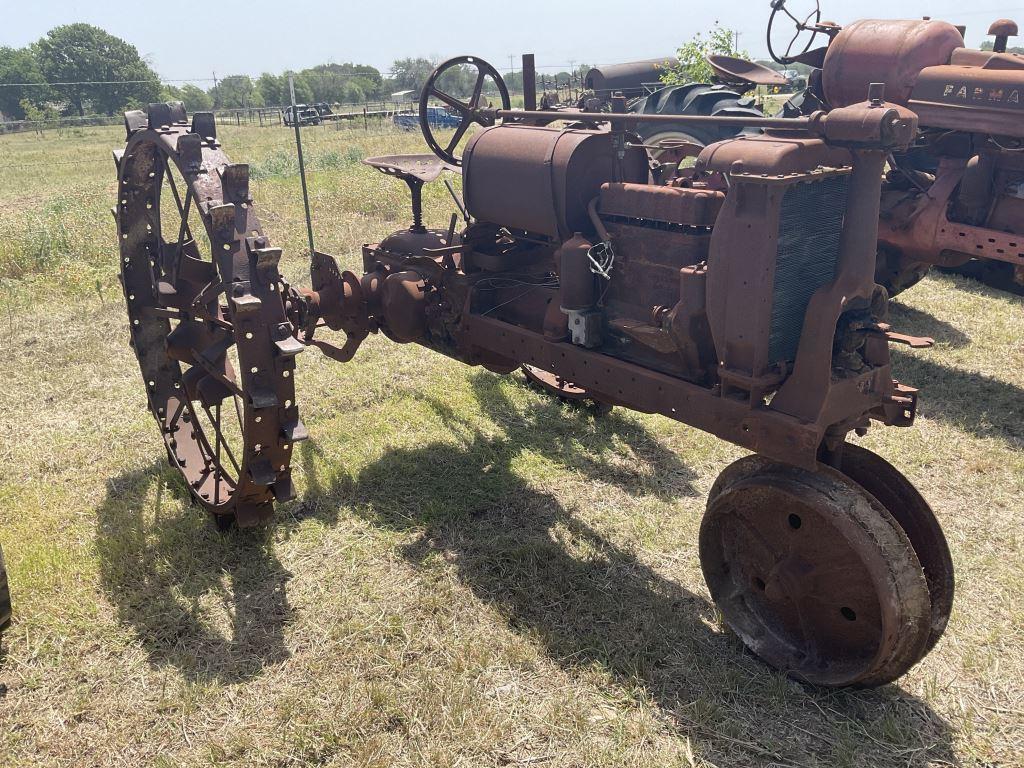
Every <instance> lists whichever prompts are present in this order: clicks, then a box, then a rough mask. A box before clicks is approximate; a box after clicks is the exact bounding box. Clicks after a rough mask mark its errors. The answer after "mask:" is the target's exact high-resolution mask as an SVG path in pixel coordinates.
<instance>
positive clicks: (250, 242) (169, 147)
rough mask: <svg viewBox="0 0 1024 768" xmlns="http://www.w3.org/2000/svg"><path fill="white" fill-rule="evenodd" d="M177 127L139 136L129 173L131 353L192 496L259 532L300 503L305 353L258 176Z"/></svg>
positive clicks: (122, 221) (123, 222)
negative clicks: (256, 188) (264, 225)
mask: <svg viewBox="0 0 1024 768" xmlns="http://www.w3.org/2000/svg"><path fill="white" fill-rule="evenodd" d="M151 114H152V108H151ZM179 116H180V117H181V118H182V119H181V120H177V121H175V122H173V123H169V124H167V125H162V126H154V127H151V128H143V129H140V130H135V131H133V132H132V134H131V136H130V138H129V141H128V145H127V147H126V149H125V151H124V154H123V156H121V159H120V161H119V163H118V177H119V186H118V190H119V194H118V205H117V207H116V208H115V215H116V218H117V223H118V237H119V241H120V251H121V264H120V266H121V281H122V285H123V287H124V294H125V300H126V305H127V309H128V317H129V328H130V331H131V342H130V344H131V346H132V349H133V350H134V351H135V353H136V357H137V358H138V360H139V365H140V368H141V370H142V375H143V381H144V382H145V386H146V391H147V398H148V405H149V409H150V411H151V413H152V414H153V416H154V417H155V418H156V419H157V422H158V423H159V424H160V427H161V433H162V435H163V438H164V443H165V446H166V449H167V456H168V458H169V460H170V462H171V464H172V466H174V467H175V468H176V469H178V470H179V472H180V473H181V475H182V477H183V479H184V481H185V484H186V485H187V487H188V489H189V492H190V493H191V494H192V496H193V498H194V499H195V500H196V501H197V502H198V503H199V504H200V505H201V506H202V507H204V508H205V509H207V510H208V511H210V512H211V513H213V514H214V515H215V516H217V519H218V523H219V524H221V525H224V524H226V523H228V522H231V521H237V522H238V523H239V524H240V525H243V526H245V525H255V524H259V523H261V522H264V521H266V520H267V519H268V518H269V517H270V515H271V514H272V512H273V502H274V500H275V499H276V500H284V499H287V498H291V497H292V495H293V493H292V483H291V473H290V461H291V452H292V445H293V443H294V441H295V440H297V439H302V438H303V437H305V430H304V428H303V427H302V425H301V422H300V421H299V419H298V411H297V408H296V406H295V387H294V375H293V373H294V368H295V365H294V356H295V354H297V352H298V351H301V344H299V343H298V341H297V340H296V339H294V338H293V337H292V334H291V326H290V325H289V324H288V322H287V319H286V316H285V307H284V298H283V297H284V296H285V291H284V288H285V286H284V285H283V283H282V281H281V279H280V275H279V273H278V272H277V258H279V256H280V252H279V251H274V249H271V248H269V243H268V242H267V240H266V238H265V236H264V235H263V233H262V229H261V227H260V224H259V221H258V219H257V218H256V213H255V210H254V208H253V206H252V201H251V199H250V198H249V194H248V167H247V166H244V165H233V164H231V163H230V162H229V161H228V159H227V157H226V156H225V155H224V153H223V152H222V151H221V150H220V145H219V143H217V141H216V139H215V138H213V137H206V136H200V135H198V134H197V133H195V132H193V131H192V130H190V128H189V126H188V124H187V123H186V122H185V121H184V114H183V112H182V113H181V114H180V115H179ZM168 193H169V194H168ZM168 207H170V208H172V209H173V211H174V215H173V216H169V215H168V214H167V211H166V208H168ZM175 219H177V221H178V225H177V226H176V227H174V226H170V229H173V230H174V231H173V232H169V231H167V230H168V225H169V222H170V221H174V220H175ZM197 221H199V222H201V225H196V224H195V223H194V222H197ZM190 222H192V223H191V224H190ZM193 229H198V230H199V231H192V230H193ZM179 238H180V239H179ZM179 243H181V247H180V248H179V247H178V244H179ZM232 360H233V361H234V362H232ZM234 419H237V422H236V425H237V426H236V428H235V429H234V431H233V432H232V428H231V426H230V424H231V420H234Z"/></svg>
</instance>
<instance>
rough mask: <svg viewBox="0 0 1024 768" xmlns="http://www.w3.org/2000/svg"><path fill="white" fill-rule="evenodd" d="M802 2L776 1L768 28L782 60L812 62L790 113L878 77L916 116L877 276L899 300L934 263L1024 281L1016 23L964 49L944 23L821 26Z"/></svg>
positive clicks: (886, 212) (858, 93)
mask: <svg viewBox="0 0 1024 768" xmlns="http://www.w3.org/2000/svg"><path fill="white" fill-rule="evenodd" d="M795 6H796V3H794V2H792V1H790V2H787V0H774V1H773V2H772V15H771V20H770V22H769V28H768V45H769V49H770V51H771V54H772V57H773V58H774V59H775V60H776V61H778V62H780V63H782V64H787V65H788V64H792V63H801V64H806V65H809V66H812V67H814V68H815V71H814V74H813V75H812V77H811V79H810V86H809V87H808V89H807V91H806V92H805V93H804V94H802V95H801V96H800V98H799V99H797V100H794V101H793V102H791V103H790V105H787V114H789V115H794V116H795V115H800V114H809V113H811V112H815V111H818V110H829V109H837V108H843V107H846V106H849V105H850V104H854V103H856V102H857V101H859V100H860V99H861V98H863V93H864V89H865V88H866V87H867V86H868V84H869V83H872V82H882V83H885V85H886V98H887V99H888V100H889V101H891V102H893V103H895V104H899V105H900V106H904V107H908V108H909V109H911V110H913V111H914V112H915V113H917V115H918V118H919V120H920V127H921V130H920V134H919V135H918V137H917V139H916V140H915V141H914V143H913V144H912V145H911V146H910V147H908V148H907V149H906V150H903V151H897V152H893V153H892V154H891V155H890V157H889V160H888V172H887V175H886V180H885V184H884V185H883V187H882V209H881V223H880V225H879V233H878V234H879V255H878V278H877V279H878V282H879V283H880V284H881V285H884V286H885V287H886V288H887V289H888V290H889V293H890V295H895V294H897V293H899V292H900V291H903V290H905V289H906V288H908V287H910V286H911V285H913V284H914V283H916V282H917V281H918V280H920V279H921V278H922V277H923V276H924V275H925V274H926V273H927V272H928V270H929V269H930V268H931V267H932V266H939V267H964V266H965V265H970V266H972V267H974V271H975V273H977V274H979V275H980V276H982V277H983V278H985V279H987V281H992V282H997V283H1001V284H1004V285H1007V286H1010V287H1015V288H1017V289H1020V288H1022V287H1024V103H1022V101H1024V55H1020V54H1016V53H1011V52H1008V51H1007V42H1008V40H1009V38H1010V37H1013V36H1015V35H1016V34H1017V31H1018V30H1017V25H1016V24H1015V23H1014V22H1012V21H1009V20H1005V19H1004V20H1000V21H997V22H995V23H994V24H992V26H991V28H990V29H989V34H990V35H993V36H994V38H995V39H994V44H993V47H992V50H991V51H985V50H975V49H970V48H967V47H966V46H965V43H964V31H965V30H964V29H963V28H960V27H955V26H953V25H952V24H949V23H947V22H945V21H937V20H932V19H924V20H912V21H879V20H862V21H856V22H854V23H852V24H849V25H846V26H839V25H837V24H834V23H831V22H823V21H822V18H821V10H820V7H819V6H818V4H817V3H814V4H813V5H807V6H806V7H805V8H803V9H802V10H801V11H800V12H795V11H794V10H793V8H794V7H795ZM816 39H824V40H825V41H826V43H827V44H825V45H823V46H820V47H815V40H816ZM780 40H781V41H782V42H781V43H780Z"/></svg>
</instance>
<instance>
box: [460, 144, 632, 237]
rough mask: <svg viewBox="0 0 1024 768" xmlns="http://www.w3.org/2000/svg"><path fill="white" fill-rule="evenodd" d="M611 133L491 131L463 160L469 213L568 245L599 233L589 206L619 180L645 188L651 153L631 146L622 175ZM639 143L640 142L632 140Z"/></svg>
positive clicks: (624, 162) (467, 148) (469, 150)
mask: <svg viewBox="0 0 1024 768" xmlns="http://www.w3.org/2000/svg"><path fill="white" fill-rule="evenodd" d="M612 141H613V137H612V134H611V133H609V132H607V131H591V130H571V129H570V130H562V129H559V128H546V127H538V126H528V125H499V126H494V127H492V128H485V129H484V130H482V131H480V132H479V133H477V134H476V135H475V136H474V137H473V138H472V139H471V140H470V142H469V144H468V145H467V147H466V151H465V153H464V154H463V158H462V185H463V195H464V196H465V201H466V208H467V210H468V211H469V212H470V213H471V214H472V215H473V216H474V217H475V218H476V219H478V220H480V221H486V222H489V223H491V224H500V225H501V226H504V227H508V228H510V229H520V230H525V231H526V232H530V233H532V234H535V235H545V236H547V237H552V238H556V239H559V240H567V239H569V238H570V237H572V235H573V234H574V233H575V232H587V231H589V230H590V229H591V225H590V217H589V214H588V213H587V206H588V205H589V203H590V201H591V200H593V199H594V198H595V197H597V196H598V194H599V193H600V192H601V185H602V184H606V183H608V182H612V181H622V182H627V183H628V182H633V183H637V184H645V183H646V182H647V180H648V176H649V174H650V167H649V165H648V162H647V153H646V151H645V150H644V149H642V148H641V147H640V146H632V147H628V148H627V149H626V154H625V157H624V158H623V161H622V171H623V177H622V178H620V179H616V178H614V176H615V172H614V165H615V164H614V159H615V148H614V146H613V145H612ZM630 143H631V144H634V145H639V144H640V141H639V139H635V138H630Z"/></svg>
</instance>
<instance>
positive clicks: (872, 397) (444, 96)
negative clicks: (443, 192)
mask: <svg viewBox="0 0 1024 768" xmlns="http://www.w3.org/2000/svg"><path fill="white" fill-rule="evenodd" d="M467 64H470V65H472V66H475V67H476V68H477V72H478V74H477V78H476V86H475V91H474V97H473V98H472V99H471V100H469V101H465V100H462V99H460V98H457V97H455V96H452V95H451V94H448V93H445V92H444V91H443V89H441V88H440V87H439V86H438V83H439V81H440V78H441V76H442V75H443V74H444V72H445V71H446V68H449V67H451V66H466V65H467ZM487 78H497V79H498V81H499V82H500V76H499V75H498V73H497V72H496V71H495V70H494V69H493V68H492V67H490V66H489V65H488V64H486V62H483V61H481V60H479V59H476V58H471V57H463V58H461V59H456V60H453V61H452V62H448V63H446V64H443V65H441V67H439V69H438V70H437V71H435V72H434V74H433V75H432V76H431V77H430V79H429V80H428V82H427V85H426V87H425V92H426V93H427V94H428V95H429V97H430V98H432V99H436V100H439V101H441V102H443V103H445V104H447V105H448V106H449V107H450V108H451V109H452V110H453V111H454V112H456V113H458V114H459V115H460V118H461V122H460V125H459V127H458V128H457V129H455V130H454V131H453V132H447V133H443V134H442V133H440V132H437V129H434V128H432V127H431V125H430V123H429V121H427V120H422V121H421V124H422V127H423V130H424V133H425V136H426V140H427V143H428V145H429V146H430V147H431V148H432V149H433V151H434V154H427V155H410V156H392V157H380V158H375V159H371V160H367V161H366V162H367V163H368V165H370V166H372V167H373V168H375V169H377V170H379V171H380V172H381V173H384V174H387V175H389V176H392V177H394V178H395V180H396V181H399V182H401V183H404V184H406V185H407V186H408V188H409V191H410V194H411V200H412V205H411V208H412V217H411V218H412V223H411V225H410V226H409V227H408V228H406V229H403V230H402V231H399V232H396V233H395V234H393V235H391V236H389V237H387V238H385V239H384V240H382V241H381V242H379V243H373V244H370V245H366V246H365V247H364V248H363V251H362V268H361V270H360V272H359V273H358V274H357V273H355V272H351V271H343V270H342V269H340V268H339V266H338V264H337V261H336V260H335V259H334V258H333V257H331V256H329V255H327V254H323V253H315V254H313V256H312V264H311V286H310V288H309V289H305V290H303V289H299V288H297V287H295V286H292V285H290V284H289V283H288V282H286V281H285V280H284V279H283V277H282V275H281V273H280V271H279V263H280V259H281V255H282V252H281V250H280V249H279V248H275V247H274V246H273V245H272V244H271V241H270V239H269V237H268V235H267V233H266V232H264V230H263V228H262V226H261V224H260V221H259V219H258V217H257V211H256V206H255V204H254V201H253V199H252V195H251V191H250V186H249V174H248V166H246V165H244V164H236V163H232V162H230V161H229V160H228V158H227V157H226V156H225V154H224V152H223V150H222V147H221V144H220V143H219V142H218V140H217V132H216V125H215V123H214V120H213V117H212V115H210V114H205V113H199V114H196V115H194V116H193V117H192V119H191V121H189V119H188V117H187V116H186V114H185V110H184V108H183V107H182V106H181V105H180V104H178V103H173V104H153V105H151V106H150V107H149V109H148V111H146V112H142V111H136V112H129V113H128V114H126V116H125V125H126V129H127V145H126V146H125V148H124V149H123V150H118V151H116V152H115V161H116V165H117V175H118V199H117V205H116V207H115V208H114V215H115V219H116V224H117V236H118V240H119V243H120V267H121V279H122V283H123V288H124V296H125V301H126V305H127V310H128V318H129V331H130V344H131V347H132V349H133V350H134V352H135V354H136V356H137V358H138V363H139V366H140V369H141V373H142V381H143V383H144V386H145V390H146V394H147V400H148V408H149V410H150V412H151V413H152V415H153V417H154V419H155V420H156V422H157V425H158V428H159V430H160V434H161V436H162V439H163V444H164V447H165V449H166V452H167V456H168V459H169V461H170V463H171V465H172V466H173V467H174V468H176V469H177V470H178V471H179V472H180V474H181V477H182V479H183V481H184V483H185V484H186V485H187V487H188V488H189V490H190V492H191V494H192V496H193V498H194V500H195V502H196V503H197V504H198V505H200V506H201V507H203V508H205V509H206V510H208V511H209V512H210V513H212V515H213V516H214V518H215V520H216V521H217V522H218V523H219V524H220V525H222V526H228V525H238V526H242V527H245V526H256V525H261V524H264V523H267V522H268V521H269V520H270V519H271V517H272V514H273V510H274V504H275V502H283V501H287V500H290V499H292V498H293V497H294V496H295V488H294V484H293V481H292V474H291V469H290V467H291V461H292V457H293V454H294V450H295V445H296V443H298V442H299V441H301V440H304V439H306V438H307V437H308V433H307V430H306V427H305V426H304V424H303V422H302V421H301V419H300V417H299V410H298V404H297V403H296V399H295V373H296V361H297V358H298V356H299V354H300V353H301V352H303V350H305V349H307V348H309V347H315V348H317V349H319V350H320V351H321V352H322V353H324V354H325V355H326V356H328V357H329V358H331V359H333V360H336V361H339V362H342V363H348V362H350V361H352V360H353V359H354V358H355V356H356V354H357V351H358V349H359V347H360V344H361V343H362V342H363V341H364V340H365V339H366V338H367V337H368V336H369V335H370V334H382V335H383V336H385V337H387V338H388V339H390V340H391V341H393V342H395V343H398V344H419V345H423V346H425V347H427V348H430V349H432V350H434V351H436V352H437V353H439V354H442V355H446V356H448V357H450V358H452V359H454V360H457V361H461V362H463V363H465V364H468V365H471V366H482V367H483V368H485V369H487V370H490V371H492V372H495V373H497V374H511V373H513V372H515V371H517V370H518V369H519V368H520V367H521V366H524V365H525V366H529V369H530V370H531V371H532V375H533V376H534V377H535V379H537V380H539V381H542V382H545V383H546V384H547V385H548V386H549V387H550V388H551V390H552V391H554V392H556V393H559V394H565V395H568V396H573V397H580V398H584V397H585V398H589V399H591V400H594V401H596V402H599V403H601V404H603V405H606V406H607V405H617V406H622V407H626V408H631V409H635V410H637V411H641V412H644V413H649V414H660V415H662V416H665V417H667V418H669V419H673V420H675V421H678V422H681V423H683V424H687V425H690V426H692V427H696V428H698V429H701V430H704V431H707V432H710V433H711V434H714V435H716V436H718V437H720V438H722V439H724V440H728V441H730V442H731V443H734V444H736V445H738V446H741V447H743V448H745V449H748V450H749V451H751V452H752V454H753V455H750V456H748V457H746V458H743V459H741V460H739V461H737V462H736V463H734V464H732V465H731V466H729V467H728V468H727V469H726V470H725V471H724V472H723V473H722V474H721V476H720V477H719V478H718V480H717V482H716V483H715V484H714V487H713V488H712V490H711V493H710V496H709V498H708V503H707V510H706V514H705V517H704V519H703V522H702V526H701V530H700V536H699V551H700V559H701V564H702V568H703V572H704V575H705V578H706V580H707V584H708V587H709V590H710V592H711V595H712V597H713V599H714V600H715V601H716V603H717V605H718V606H719V608H720V610H721V612H722V615H723V616H724V619H725V621H726V622H727V624H728V625H729V626H730V627H731V628H732V629H733V630H734V631H735V633H736V634H737V635H738V636H739V637H740V638H741V639H742V641H743V642H744V643H745V644H746V645H747V646H748V647H749V648H750V649H751V650H752V651H753V652H754V653H756V654H757V655H758V656H759V657H761V658H762V659H763V660H764V661H766V662H767V663H769V664H771V665H773V666H775V667H777V668H778V669H780V670H784V671H785V672H786V673H788V674H790V675H792V676H794V677H795V678H797V679H800V680H803V681H807V682H809V683H813V684H820V685H826V686H847V685H857V686H876V685H881V684H884V683H887V682H889V681H892V680H894V679H896V678H898V677H900V676H901V675H902V674H903V673H904V672H906V671H907V670H908V669H909V668H910V667H912V666H913V665H914V664H916V663H917V662H918V661H919V660H920V659H922V658H923V657H924V656H925V655H926V654H927V653H928V651H929V650H930V649H931V648H932V646H933V645H934V644H935V643H936V641H937V640H938V639H939V637H940V636H941V635H942V633H943V631H944V629H945V627H946V623H947V620H948V617H949V612H950V609H951V605H952V600H953V588H954V587H953V569H952V562H951V559H950V554H949V549H948V547H947V545H946V542H945V538H944V536H943V533H942V530H941V529H940V527H939V524H938V522H937V521H936V518H935V516H934V514H933V513H932V511H931V509H930V508H929V506H928V504H927V502H926V501H925V500H924V499H923V498H922V496H921V494H920V493H919V492H918V491H917V490H915V488H914V487H913V485H911V483H910V482H909V481H908V480H907V479H906V478H905V477H904V476H903V475H902V474H901V473H900V472H899V471H898V470H897V469H895V468H894V467H893V466H892V465H890V464H889V463H888V462H886V461H885V460H884V459H883V458H881V457H880V456H877V455H875V454H874V453H872V452H871V451H869V450H867V449H865V448H863V447H861V446H859V445H857V444H855V443H851V442H849V440H848V438H849V437H850V436H851V434H854V433H856V434H857V435H863V434H864V433H866V432H867V430H868V429H869V427H870V426H871V425H872V423H881V424H884V425H890V426H900V427H907V426H910V425H911V424H912V423H913V421H914V417H915V409H916V404H917V391H916V390H915V389H913V388H911V387H909V386H907V385H905V384H902V383H899V382H897V381H895V380H894V379H893V372H892V369H891V365H890V352H889V344H890V343H894V342H901V343H912V344H925V345H927V340H914V339H910V338H908V337H904V336H900V335H899V334H896V333H894V332H893V330H892V329H891V328H890V327H889V326H888V325H887V323H886V308H887V301H888V298H887V296H886V294H885V292H884V290H882V289H881V288H879V287H878V286H876V284H875V281H874V270H875V253H876V241H877V230H878V217H879V201H880V199H881V194H880V192H881V190H880V184H881V179H882V172H883V168H884V165H885V163H886V159H887V158H888V156H889V155H890V153H892V152H904V151H906V149H907V147H909V146H910V145H911V143H912V142H913V140H914V136H915V131H916V124H917V121H916V117H915V116H914V115H913V113H912V112H910V111H909V110H907V109H905V108H903V107H901V106H898V105H893V104H887V103H886V102H885V101H884V95H883V92H882V88H881V87H880V86H878V85H872V86H871V88H870V89H869V88H867V87H866V88H865V89H864V94H863V95H864V96H865V97H867V100H862V101H860V102H857V103H851V104H849V105H847V106H844V107H841V108H837V109H833V110H831V111H829V112H827V113H824V112H819V113H815V114H813V115H810V116H806V117H799V118H795V119H777V118H766V117H764V116H755V115H747V116H736V117H683V118H680V117H679V116H674V115H672V116H664V115H644V116H643V117H642V119H643V120H645V121H653V122H664V123H667V124H678V123H679V121H680V120H681V119H682V120H685V121H688V122H689V123H690V124H691V125H693V126H694V127H695V128H696V127H704V126H711V127H715V126H717V127H729V128H731V129H736V130H738V129H739V128H741V127H751V128H761V129H764V133H763V135H745V136H742V137H739V138H732V139H729V140H726V141H722V142H718V143H715V144H712V145H711V146H709V147H707V148H706V149H705V150H703V151H702V153H701V154H700V157H699V158H698V159H697V163H696V166H695V167H694V168H693V169H692V170H691V171H689V172H688V173H687V174H685V175H676V176H674V177H673V178H672V180H671V181H670V182H667V183H665V182H656V181H655V174H653V173H652V161H651V158H650V156H649V154H648V153H647V151H646V150H645V147H644V145H643V143H642V141H641V140H640V138H639V137H638V136H637V135H636V134H635V132H634V130H633V129H634V127H635V125H636V123H637V121H638V119H640V118H639V117H638V116H637V115H634V114H628V113H625V101H624V99H618V98H616V99H614V100H613V104H612V108H613V111H612V112H611V113H592V112H584V111H576V112H562V113H561V114H560V115H559V117H560V118H561V119H562V120H567V121H571V122H570V124H569V125H567V126H564V127H556V126H550V125H547V124H546V123H549V122H550V120H551V115H550V113H548V112H543V111H533V110H511V109H509V108H508V104H507V103H505V104H504V105H503V106H502V107H500V108H491V107H482V106H480V104H481V101H482V100H481V99H480V98H479V94H480V93H481V92H482V89H483V87H484V84H485V81H486V80H487ZM498 90H499V91H502V90H503V89H502V88H499V89H498ZM471 128H472V129H474V132H473V133H472V134H471V135H470V129H471ZM464 137H466V138H468V143H467V144H466V146H465V149H464V150H463V154H461V155H459V154H458V149H459V146H460V141H461V140H462V139H463V138H464ZM447 173H459V174H461V180H462V197H459V196H458V195H457V194H455V195H453V196H454V197H455V203H456V204H457V206H456V207H458V208H459V209H460V211H459V213H460V215H454V214H453V216H452V218H451V220H450V222H448V224H447V226H446V227H443V228H431V227H428V226H427V223H426V222H425V221H424V216H423V209H422V190H423V186H424V185H425V184H428V183H431V182H434V181H436V180H438V179H440V178H442V176H443V175H444V174H447ZM460 220H461V223H460Z"/></svg>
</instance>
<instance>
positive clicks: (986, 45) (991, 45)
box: [981, 40, 1024, 53]
mask: <svg viewBox="0 0 1024 768" xmlns="http://www.w3.org/2000/svg"><path fill="white" fill-rule="evenodd" d="M993 48H995V44H994V43H993V42H992V41H991V40H986V41H985V42H983V43H982V44H981V50H983V51H991V50H992V49H993ZM1006 52H1007V53H1024V48H1021V47H1020V46H1019V45H1015V46H1012V47H1010V48H1007V49H1006Z"/></svg>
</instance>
